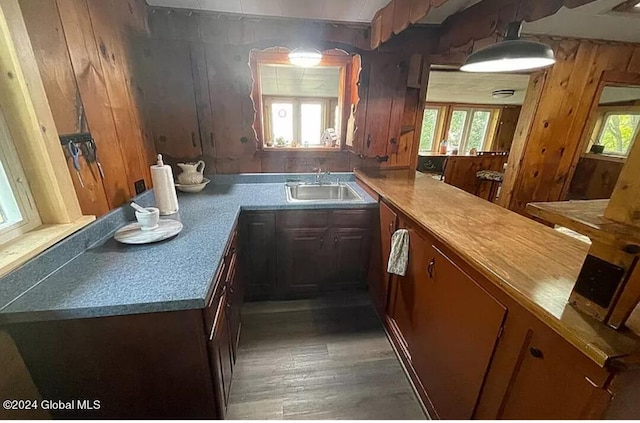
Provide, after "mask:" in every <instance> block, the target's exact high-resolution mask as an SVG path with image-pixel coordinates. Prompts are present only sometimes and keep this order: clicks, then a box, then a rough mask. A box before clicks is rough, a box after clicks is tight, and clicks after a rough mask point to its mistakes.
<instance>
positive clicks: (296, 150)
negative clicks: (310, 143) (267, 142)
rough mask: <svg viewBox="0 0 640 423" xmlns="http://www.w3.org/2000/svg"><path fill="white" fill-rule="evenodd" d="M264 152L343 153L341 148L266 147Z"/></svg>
mask: <svg viewBox="0 0 640 423" xmlns="http://www.w3.org/2000/svg"><path fill="white" fill-rule="evenodd" d="M262 151H264V152H270V153H271V152H277V151H286V152H289V153H290V152H292V151H293V152H305V151H307V152H323V153H325V152H328V151H335V152H340V151H342V150H341V149H340V147H264V148H263V149H262Z"/></svg>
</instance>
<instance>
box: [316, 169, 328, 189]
mask: <svg viewBox="0 0 640 423" xmlns="http://www.w3.org/2000/svg"><path fill="white" fill-rule="evenodd" d="M329 175H331V172H328V171H327V172H324V173H323V172H322V169H321V168H318V173H316V184H317V185H322V184H323V183H324V180H325V178H327V177H328V176H329Z"/></svg>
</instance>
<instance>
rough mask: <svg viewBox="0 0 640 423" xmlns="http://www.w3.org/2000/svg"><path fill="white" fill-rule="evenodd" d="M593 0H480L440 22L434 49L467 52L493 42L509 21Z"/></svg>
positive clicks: (529, 19) (530, 18)
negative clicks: (463, 49)
mask: <svg viewBox="0 0 640 423" xmlns="http://www.w3.org/2000/svg"><path fill="white" fill-rule="evenodd" d="M593 1H595V0H483V1H481V2H480V3H477V4H475V5H473V6H471V7H469V8H468V9H465V10H463V11H462V12H460V13H456V14H455V15H451V16H449V17H448V18H447V19H446V20H445V21H444V22H443V23H442V28H441V33H440V43H439V46H438V51H439V52H440V53H448V52H451V51H452V50H455V49H457V48H460V47H465V48H467V49H468V52H469V53H470V52H472V51H474V50H477V48H481V47H484V46H486V45H487V44H492V43H495V42H497V41H498V40H499V39H500V38H501V36H502V34H503V33H504V31H505V30H506V28H507V25H508V24H509V23H510V22H513V21H526V22H533V21H537V20H539V19H542V18H545V17H547V16H551V15H553V14H555V13H556V12H558V10H560V8H561V7H563V6H564V7H567V8H569V9H573V8H575V7H579V6H582V5H585V4H587V3H591V2H593Z"/></svg>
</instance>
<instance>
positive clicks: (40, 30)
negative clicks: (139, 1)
mask: <svg viewBox="0 0 640 423" xmlns="http://www.w3.org/2000/svg"><path fill="white" fill-rule="evenodd" d="M20 8H21V10H22V16H23V17H24V20H25V24H26V26H27V30H28V32H29V38H30V40H31V45H32V46H33V49H34V51H35V52H36V60H37V62H38V69H39V71H40V75H41V77H42V82H43V85H44V89H45V92H46V93H47V99H48V101H49V106H50V108H51V113H52V114H53V119H54V121H55V124H56V128H57V129H58V132H59V133H60V134H74V133H78V132H82V131H87V130H88V128H87V124H86V117H85V116H84V108H83V106H82V100H81V99H80V92H79V91H78V87H77V85H76V80H75V75H74V73H73V68H72V66H71V61H70V59H69V52H68V51H67V44H66V40H65V38H64V32H63V30H62V22H61V21H60V17H59V14H58V6H57V4H56V0H41V1H38V2H34V1H28V0H22V1H21V2H20ZM65 154H66V155H67V165H68V167H69V172H71V179H72V181H73V184H74V188H75V191H76V193H77V196H78V201H79V202H80V207H81V209H82V212H83V213H84V214H89V215H96V216H101V215H103V214H105V213H106V212H108V211H109V209H110V207H109V203H108V201H107V194H106V192H105V189H104V186H103V181H102V178H101V177H100V173H99V170H98V168H97V166H96V165H95V164H89V163H87V161H86V160H84V159H83V158H81V159H80V166H81V176H82V180H83V182H84V187H82V186H81V185H80V182H79V180H78V178H77V176H76V173H75V169H74V168H73V163H72V161H71V159H70V158H69V157H68V154H67V153H66V151H65Z"/></svg>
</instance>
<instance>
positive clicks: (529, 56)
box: [460, 22, 556, 72]
mask: <svg viewBox="0 0 640 423" xmlns="http://www.w3.org/2000/svg"><path fill="white" fill-rule="evenodd" d="M521 27H522V22H512V23H511V24H509V27H508V29H507V35H506V37H505V40H504V41H501V42H499V43H497V44H494V45H491V46H489V47H485V48H483V49H481V50H478V51H476V52H474V53H473V54H471V55H470V56H469V57H468V58H467V61H466V62H465V64H464V65H463V66H462V67H461V68H460V70H461V71H464V72H513V71H522V70H531V69H538V68H543V67H546V66H551V65H553V64H554V63H555V61H556V60H555V58H554V55H553V50H551V47H549V46H548V45H546V44H543V43H539V42H536V41H528V40H521V39H520V28H521Z"/></svg>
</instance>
